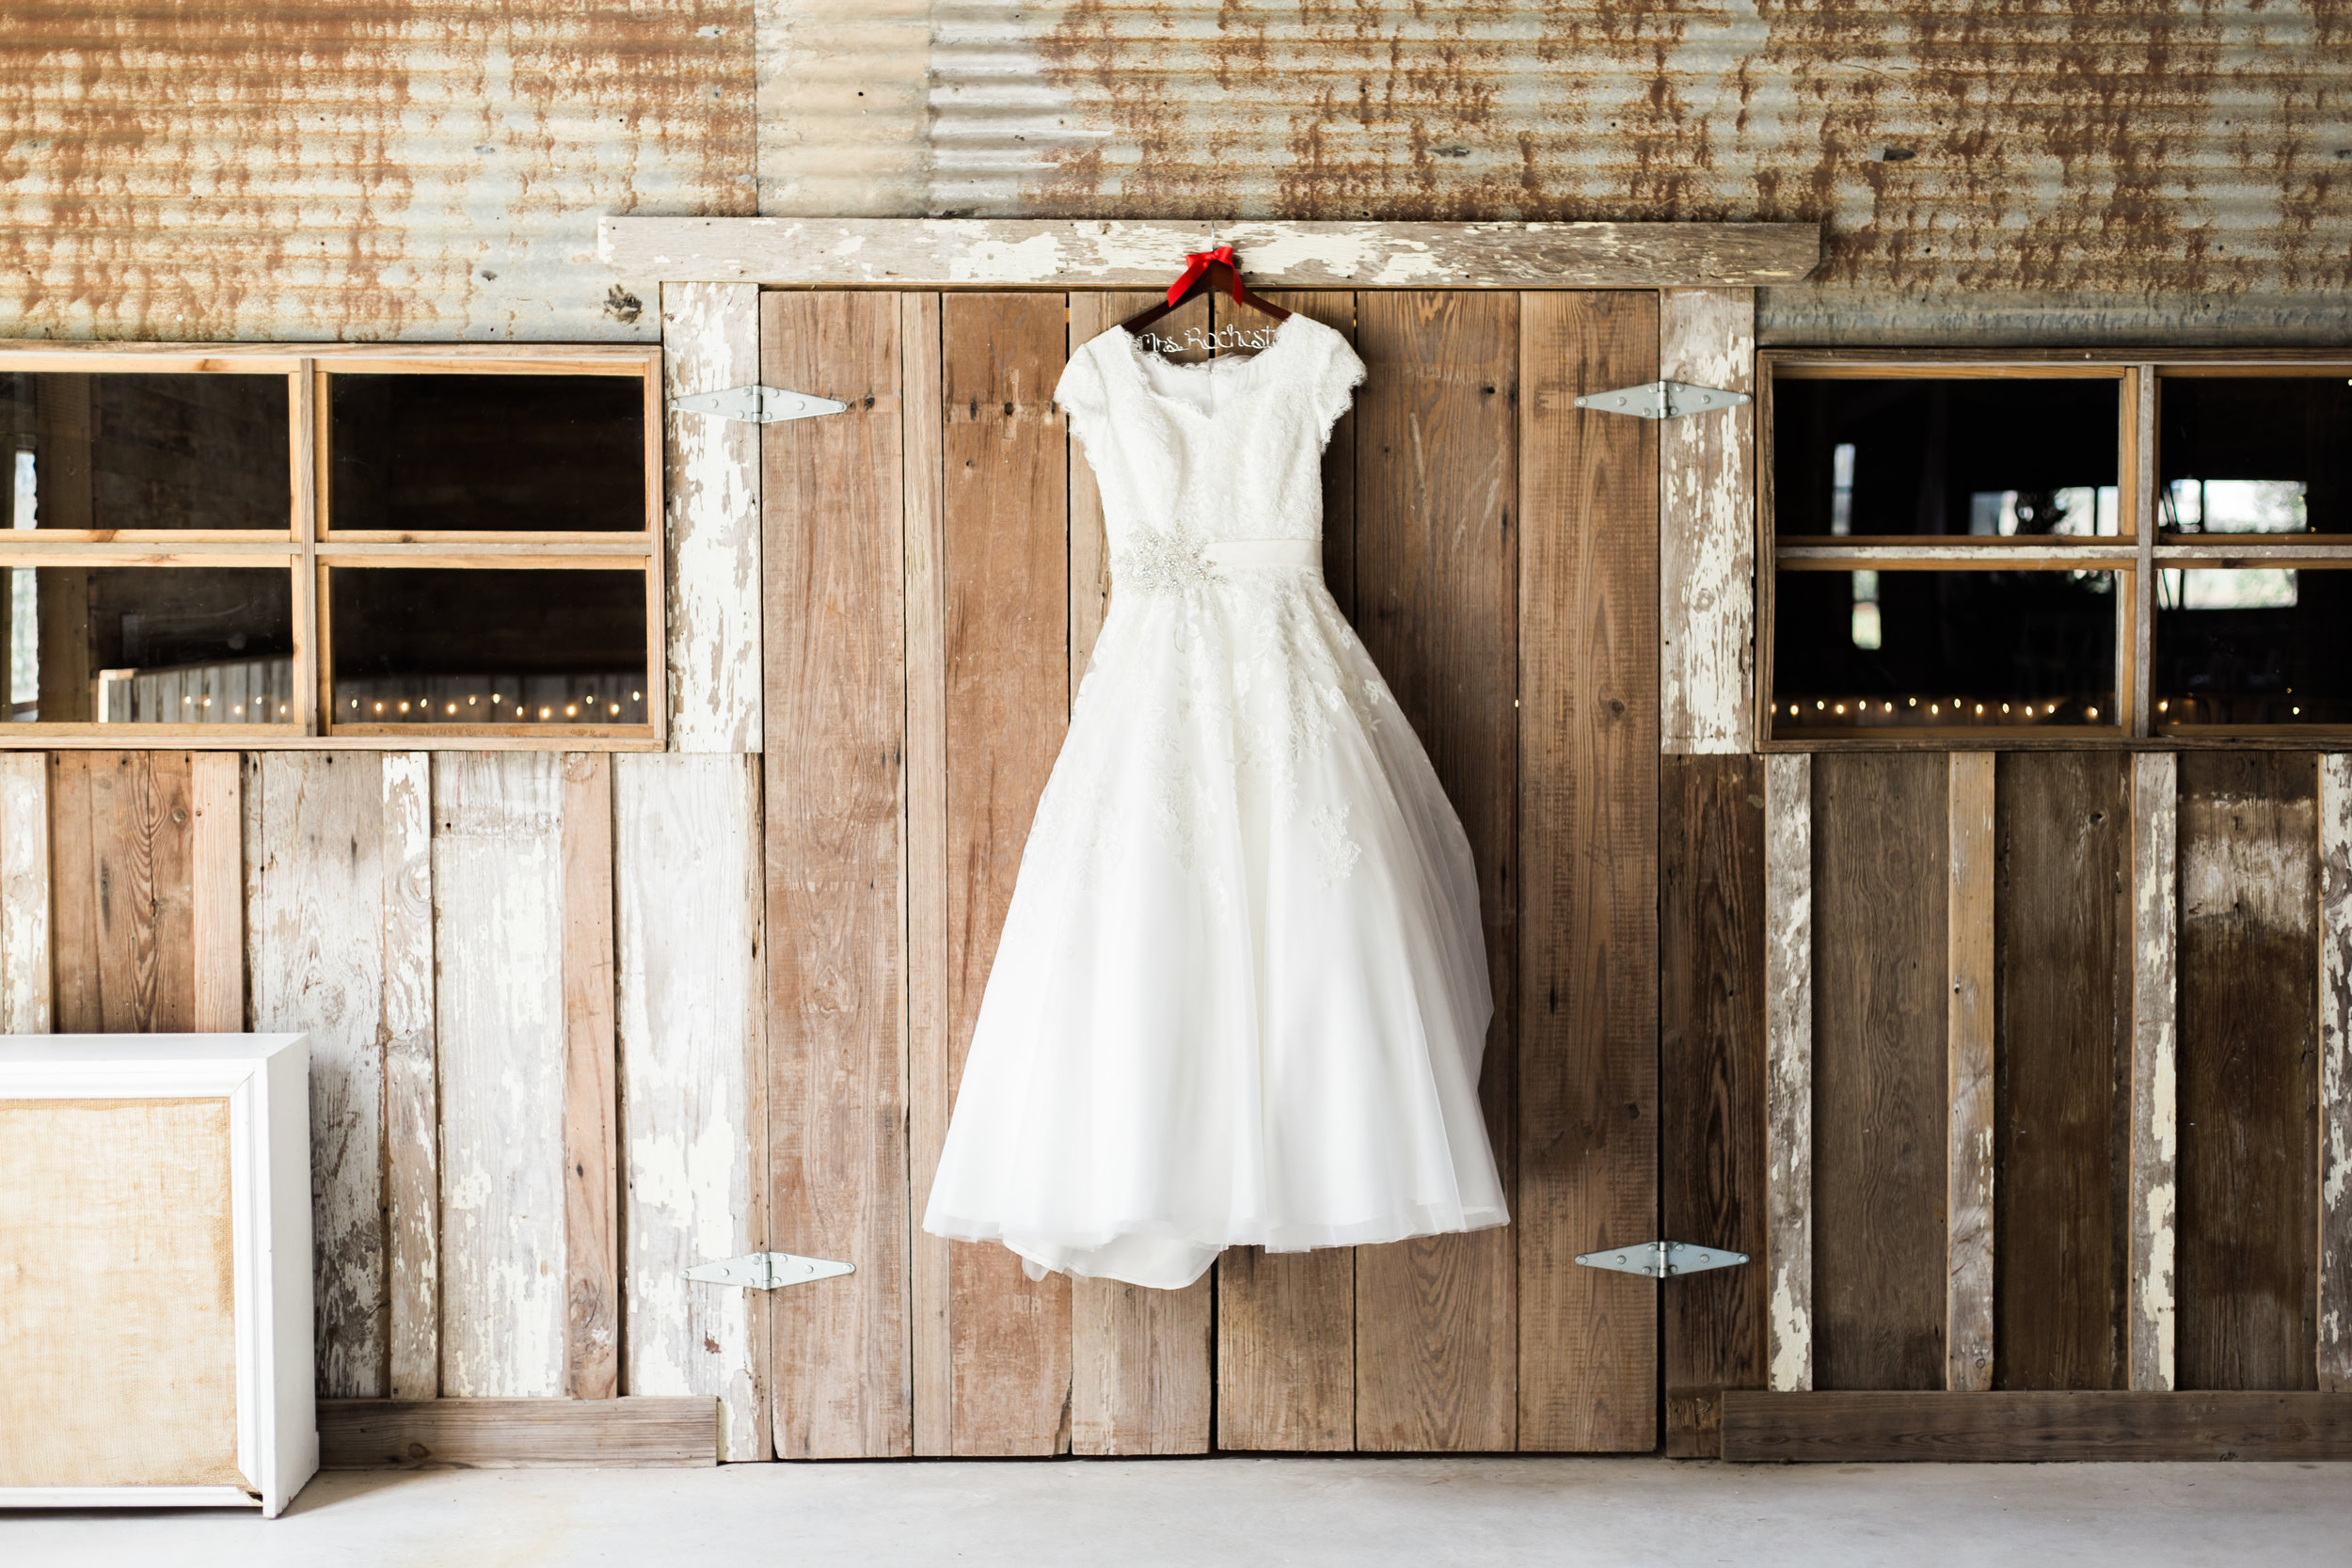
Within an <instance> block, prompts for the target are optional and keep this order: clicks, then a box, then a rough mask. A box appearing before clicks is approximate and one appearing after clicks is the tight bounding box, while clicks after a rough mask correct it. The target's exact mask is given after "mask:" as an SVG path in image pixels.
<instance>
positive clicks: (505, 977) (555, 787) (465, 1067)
mask: <svg viewBox="0 0 2352 1568" xmlns="http://www.w3.org/2000/svg"><path fill="white" fill-rule="evenodd" d="M563 763H564V759H563V756H562V755H561V754H560V753H558V752H438V753H437V754H436V755H435V756H434V758H433V803H434V817H435V822H434V837H433V903H434V937H435V940H434V947H435V952H436V955H437V968H438V971H439V983H438V986H437V994H436V997H435V1010H436V1013H437V1034H438V1037H439V1038H438V1045H439V1065H440V1104H441V1153H442V1204H441V1368H442V1388H441V1391H442V1393H443V1394H445V1395H448V1396H450V1397H453V1398H483V1397H492V1396H504V1397H514V1398H520V1397H533V1396H537V1397H552V1396H555V1395H558V1394H561V1393H562V1392H563V1386H564V1375H563V1374H564V1332H563V1331H564V1300H563V1297H564V1189H563V1174H564V1006H563V957H564V913H563V901H564V877H563V848H562V811H563V795H564V769H563Z"/></svg>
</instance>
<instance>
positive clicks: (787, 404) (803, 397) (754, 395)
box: [670, 387, 850, 424]
mask: <svg viewBox="0 0 2352 1568" xmlns="http://www.w3.org/2000/svg"><path fill="white" fill-rule="evenodd" d="M670 406H671V407H673V408H675V409H676V410H678V411H679V412H680V413H684V414H716V415H718V416H719V417H720V418H721V419H723V420H740V421H741V422H742V423H744V424H781V423H783V422H784V421H785V420H807V419H814V418H815V417H816V416H818V415H819V414H846V413H848V412H849V410H850V405H849V404H846V403H841V402H838V401H836V400H834V399H833V398H820V397H812V396H810V395H809V394H808V393H806V392H793V391H787V390H786V389H785V388H782V387H730V388H727V389H726V390H725V391H723V392H696V393H694V394H692V395H691V396H690V397H682V398H672V399H671V400H670Z"/></svg>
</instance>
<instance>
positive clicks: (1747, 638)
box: [1602, 289, 1756, 754]
mask: <svg viewBox="0 0 2352 1568" xmlns="http://www.w3.org/2000/svg"><path fill="white" fill-rule="evenodd" d="M1658 311H1659V322H1658V332H1659V350H1658V374H1659V376H1660V377H1661V378H1662V379H1664V380H1667V381H1681V382H1687V383H1689V384H1690V385H1692V386H1695V387H1716V388H1723V389H1724V390H1725V391H1732V392H1751V393H1752V392H1753V391H1754V390H1755V388H1756V293H1755V291H1754V290H1750V289H1668V290H1665V291H1663V292H1662V293H1660V295H1659V296H1658ZM1602 389H1603V390H1606V389H1608V388H1602ZM1658 509H1659V548H1658V553H1659V571H1658V583H1659V628H1658V657H1659V707H1660V727H1661V736H1660V738H1661V744H1662V745H1663V747H1664V749H1665V750H1666V752H1669V753H1678V752H1730V753H1735V754H1736V753H1739V752H1747V751H1752V750H1753V749H1754V748H1755V744H1756V408H1755V405H1754V404H1749V405H1747V406H1744V407H1735V408H1724V409H1719V410H1716V411H1714V412H1711V413H1705V414H1696V415H1686V416H1684V417H1683V418H1681V419H1676V420H1666V421H1664V423H1663V424H1661V426H1660V427H1659V432H1658Z"/></svg>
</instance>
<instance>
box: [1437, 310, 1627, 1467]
mask: <svg viewBox="0 0 2352 1568" xmlns="http://www.w3.org/2000/svg"><path fill="white" fill-rule="evenodd" d="M1519 309H1520V333H1519V366H1518V371H1519V404H1518V436H1519V484H1518V493H1519V515H1520V534H1519V562H1518V578H1519V581H1518V610H1519V616H1518V634H1519V635H1518V656H1519V657H1518V663H1519V693H1518V695H1519V700H1520V703H1521V705H1522V706H1521V711H1520V713H1519V714H1518V720H1519V726H1518V728H1519V756H1518V763H1519V769H1520V774H1521V779H1520V784H1519V788H1518V847H1519V857H1518V858H1519V870H1520V877H1519V896H1518V916H1519V919H1518V933H1517V935H1518V948H1519V961H1518V973H1519V986H1518V1015H1519V1016H1518V1028H1519V1035H1520V1037H1519V1042H1518V1047H1519V1050H1518V1100H1519V1106H1518V1109H1519V1117H1518V1123H1519V1169H1518V1225H1517V1227H1516V1229H1517V1231H1518V1296H1519V1300H1518V1328H1519V1335H1518V1341H1519V1342H1518V1352H1519V1367H1518V1447H1520V1448H1521V1449H1575V1450H1610V1449H1648V1448H1650V1447H1651V1446H1652V1445H1653V1444H1655V1443H1656V1441H1657V1422H1658V1411H1657V1399H1656V1393H1655V1387H1656V1383H1657V1377H1658V1339H1657V1333H1658V1319H1657V1286H1656V1285H1655V1284H1654V1283H1653V1282H1652V1281H1650V1280H1647V1279H1645V1278H1642V1277H1640V1276H1637V1275H1625V1274H1617V1273H1613V1272H1610V1271H1607V1270H1601V1269H1587V1268H1583V1267H1581V1266H1580V1265H1578V1264H1577V1263H1576V1262H1575V1260H1574V1259H1575V1255H1576V1254H1578V1253H1582V1252H1591V1251H1596V1250H1597V1249H1599V1248H1602V1247H1606V1246H1618V1245H1623V1244H1625V1243H1629V1242H1645V1241H1649V1240H1651V1239H1652V1238H1653V1237H1654V1236H1656V1235H1657V1234H1658V1231H1657V1226H1658V1221H1659V1215H1658V1121H1657V1117H1658V792H1659V771H1658V769H1659V762H1658V756H1659V732H1658V724H1659V692H1658V681H1659V664H1658V630H1659V627H1658V610H1659V584H1658V529H1659V521H1658V447H1657V427H1656V425H1655V424H1653V423H1651V422H1650V421H1648V420H1625V419H1620V418H1616V417H1613V416H1611V415H1606V414H1598V413H1593V412H1589V411H1584V410H1580V409H1578V408H1577V407H1576V406H1575V400H1576V398H1577V396H1578V395H1579V394H1581V393H1584V392H1591V391H1599V390H1603V389H1606V388H1613V387H1621V386H1627V385H1629V384H1631V383H1634V382H1639V381H1647V380H1650V379H1652V378H1654V377H1655V376H1656V375H1657V373H1658V302H1657V296H1656V295H1655V294H1652V293H1624V294H1599V293H1592V294H1527V295H1524V296H1522V298H1521V300H1520V307H1519ZM1455 613H1457V614H1476V613H1478V612H1477V611H1476V610H1474V609H1473V608H1472V607H1470V606H1463V607H1461V608H1460V609H1459V610H1456V611H1455ZM1498 895H1499V896H1500V897H1501V898H1502V901H1503V902H1504V903H1505V904H1506V905H1507V903H1508V902H1509V896H1508V893H1507V891H1506V890H1498ZM1511 935H1512V933H1511V932H1510V931H1509V930H1508V928H1507V927H1505V928H1502V929H1496V930H1491V931H1490V932H1489V936H1488V940H1489V942H1493V943H1495V944H1496V945H1497V946H1498V947H1500V948H1502V949H1503V950H1504V951H1505V952H1506V953H1507V952H1508V950H1509V946H1510V941H1511ZM1498 990H1504V991H1505V993H1506V994H1507V989H1506V988H1504V987H1498Z"/></svg>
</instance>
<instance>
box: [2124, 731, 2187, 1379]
mask: <svg viewBox="0 0 2352 1568" xmlns="http://www.w3.org/2000/svg"><path fill="white" fill-rule="evenodd" d="M2179 798H2180V764H2179V759H2178V758H2176V757H2174V756H2172V755H2171V754H2170V753H2169V752H2143V753H2141V754H2139V755H2137V756H2135V757H2133V758H2132V863H2131V878H2132V881H2131V889H2132V892H2131V898H2132V912H2131V922H2132V926H2131V943H2132V949H2131V951H2132V959H2131V970H2132V998H2131V1020H2132V1055H2131V1073H2132V1080H2131V1082H2132V1110H2131V1117H2132V1119H2131V1128H2130V1131H2129V1134H2128V1146H2127V1148H2128V1153H2127V1156H2126V1158H2127V1159H2128V1161H2129V1164H2130V1169H2129V1173H2128V1176H2127V1178H2126V1180H2125V1183H2124V1214H2125V1224H2126V1227H2127V1234H2128V1236H2129V1243H2128V1244H2129V1256H2128V1259H2127V1263H2126V1267H2127V1269H2128V1271H2129V1274H2130V1284H2129V1285H2128V1287H2127V1299H2126V1309H2125V1313H2124V1323H2125V1335H2126V1338H2128V1340H2129V1342H2130V1351H2129V1354H2130V1359H2131V1372H2130V1379H2129V1384H2130V1386H2131V1387H2133V1388H2136V1389H2143V1390H2157V1389H2167V1388H2170V1387H2171V1386H2173V1369H2174V1352H2175V1348H2176V1337H2175V1332H2174V1330H2175V1326H2176V1317H2175V1311H2174V1300H2175V1289H2174V1287H2175V1275H2176V1258H2177V1251H2176V1243H2177V1242H2178V1239H2179V1227H2178V1224H2177V1218H2176V1211H2177V1207H2178V1193H2179V1184H2178V1171H2177V1165H2178V1163H2179V1158H2180V1096H2179V1087H2180V1084H2179V1067H2180V1060H2179V1058H2180V1052H2179V1049H2178V1042H2179V1033H2178V1030H2177V1028H2176V1026H2175V1025H2176V1022H2177V1010H2178V997H2179V989H2180V988H2179V974H2178V965H2179V955H2180V908H2179V900H2178V897H2177V881H2178V879H2177V876H2176V871H2177V868H2178V863H2179V854H2180V831H2179V826H2178V823H2177V820H2176V819H2177V816H2178V801H2179Z"/></svg>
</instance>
